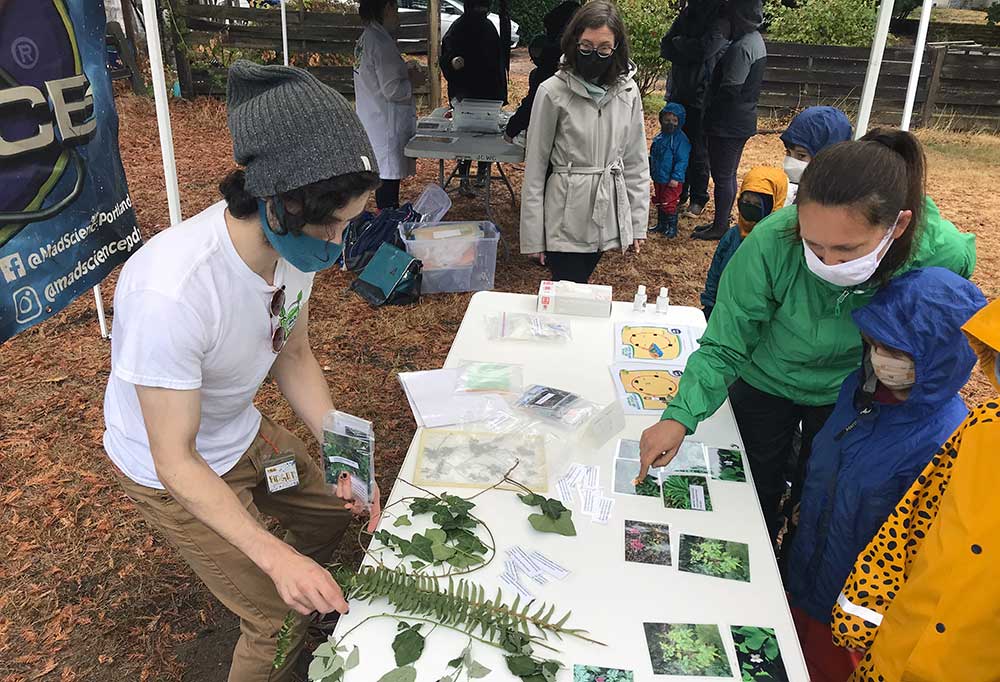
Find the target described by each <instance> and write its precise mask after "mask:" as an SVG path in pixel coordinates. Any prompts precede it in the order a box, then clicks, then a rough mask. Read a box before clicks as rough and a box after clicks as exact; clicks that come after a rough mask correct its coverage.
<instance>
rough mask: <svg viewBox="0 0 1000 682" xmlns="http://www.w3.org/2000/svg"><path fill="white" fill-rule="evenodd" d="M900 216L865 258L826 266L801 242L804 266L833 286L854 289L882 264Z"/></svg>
mask: <svg viewBox="0 0 1000 682" xmlns="http://www.w3.org/2000/svg"><path fill="white" fill-rule="evenodd" d="M901 215H903V212H902V211H900V212H899V215H897V216H896V222H894V223H893V224H892V227H890V228H889V231H888V232H886V233H885V237H884V238H883V239H882V241H880V242H879V243H878V246H876V247H875V250H874V251H872V252H871V253H869V254H868V255H866V256H861V257H860V258H855V259H854V260H849V261H847V262H846V263H840V264H838V265H827V264H826V263H824V262H823V261H821V260H820V259H819V256H817V255H816V254H815V253H813V250H812V249H810V248H809V245H808V244H806V243H805V241H803V242H802V248H803V249H804V250H805V255H806V266H807V267H808V268H809V269H810V270H812V272H813V274H814V275H816V276H817V277H819V278H820V279H822V280H825V281H827V282H829V283H830V284H833V285H834V286H838V287H855V286H858V285H859V284H864V283H865V282H867V281H868V280H869V279H871V277H872V275H874V274H875V271H876V270H878V266H879V263H881V262H882V258H883V256H884V255H885V253H888V252H889V250H888V249H887V248H886V246H887V245H888V244H889V242H891V241H892V233H893V231H895V229H896V225H897V224H898V223H899V216H901ZM883 252H884V253H883Z"/></svg>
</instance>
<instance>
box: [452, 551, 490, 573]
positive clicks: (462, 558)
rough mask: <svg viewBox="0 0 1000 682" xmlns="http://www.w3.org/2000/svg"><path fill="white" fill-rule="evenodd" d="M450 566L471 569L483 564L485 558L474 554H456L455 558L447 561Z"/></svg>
mask: <svg viewBox="0 0 1000 682" xmlns="http://www.w3.org/2000/svg"><path fill="white" fill-rule="evenodd" d="M446 561H447V562H448V563H449V564H451V565H452V566H454V567H455V568H458V569H463V568H470V567H472V566H478V565H479V564H481V563H483V561H484V560H483V558H482V557H480V556H476V555H474V554H472V555H470V554H459V553H457V552H456V553H455V554H454V555H453V556H451V557H449V558H448V559H447V560H446Z"/></svg>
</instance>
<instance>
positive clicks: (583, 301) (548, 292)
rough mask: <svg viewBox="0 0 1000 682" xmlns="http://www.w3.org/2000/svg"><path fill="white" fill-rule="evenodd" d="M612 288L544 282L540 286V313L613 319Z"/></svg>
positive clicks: (597, 285) (574, 283)
mask: <svg viewBox="0 0 1000 682" xmlns="http://www.w3.org/2000/svg"><path fill="white" fill-rule="evenodd" d="M611 300H612V298H611V287H609V286H603V285H599V284H577V283H576V282H550V281H547V280H546V281H543V282H542V283H541V284H540V285H539V286H538V312H540V313H554V314H557V315H583V316H586V317H611Z"/></svg>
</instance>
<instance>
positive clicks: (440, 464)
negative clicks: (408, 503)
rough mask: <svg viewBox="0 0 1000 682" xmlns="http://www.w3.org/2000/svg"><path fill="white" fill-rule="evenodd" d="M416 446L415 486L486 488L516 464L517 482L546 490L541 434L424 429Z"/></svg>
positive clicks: (546, 478)
mask: <svg viewBox="0 0 1000 682" xmlns="http://www.w3.org/2000/svg"><path fill="white" fill-rule="evenodd" d="M417 447H418V449H417V464H416V473H415V476H414V483H416V484H417V485H423V486H439V487H440V486H458V487H464V488H489V487H490V486H492V485H494V484H496V482H497V481H499V480H500V479H502V478H503V476H504V474H506V473H507V471H509V470H510V468H511V467H512V466H514V463H515V462H518V465H517V470H516V471H515V472H514V474H513V475H514V476H515V477H516V478H517V480H518V481H520V482H521V483H523V484H524V485H525V486H526V487H528V488H530V489H531V490H532V491H534V492H538V493H543V492H547V491H548V469H547V468H546V464H545V437H544V436H542V435H535V434H524V433H477V432H474V431H451V430H447V429H424V430H423V431H422V432H421V434H420V442H419V444H418V446H417Z"/></svg>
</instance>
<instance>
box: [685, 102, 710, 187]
mask: <svg viewBox="0 0 1000 682" xmlns="http://www.w3.org/2000/svg"><path fill="white" fill-rule="evenodd" d="M701 118H702V112H701V110H700V109H692V108H688V109H687V118H686V119H685V121H684V134H685V135H687V138H688V141H689V142H691V155H690V157H689V158H688V168H687V176H686V177H685V179H684V189H683V190H682V191H681V199H680V200H681V203H684V202H685V201H687V200H688V199H690V200H691V203H693V204H701V205H702V206H704V205H705V204H707V203H708V175H709V162H708V142H707V140H706V139H705V133H704V130H703V127H702V122H701Z"/></svg>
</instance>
